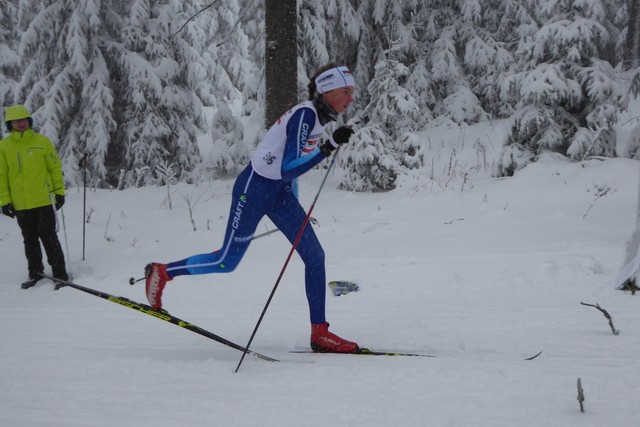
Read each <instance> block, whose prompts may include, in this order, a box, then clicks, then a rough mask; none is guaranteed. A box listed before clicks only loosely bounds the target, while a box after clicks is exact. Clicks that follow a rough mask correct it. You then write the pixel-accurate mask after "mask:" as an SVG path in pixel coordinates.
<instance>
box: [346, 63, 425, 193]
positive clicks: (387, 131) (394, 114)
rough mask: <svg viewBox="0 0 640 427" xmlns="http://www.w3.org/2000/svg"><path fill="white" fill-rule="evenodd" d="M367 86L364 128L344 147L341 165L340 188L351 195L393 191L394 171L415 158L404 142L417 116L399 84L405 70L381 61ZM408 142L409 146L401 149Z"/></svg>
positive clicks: (408, 95) (410, 99)
mask: <svg viewBox="0 0 640 427" xmlns="http://www.w3.org/2000/svg"><path fill="white" fill-rule="evenodd" d="M375 70H376V74H375V77H374V78H373V80H372V81H371V83H370V84H369V86H368V87H367V89H368V92H369V94H370V96H371V102H370V104H369V105H368V106H367V107H366V108H365V114H364V117H362V121H363V123H364V127H363V128H362V129H361V130H360V131H359V132H357V133H356V134H355V135H354V136H353V137H352V138H351V142H350V143H349V144H348V145H347V146H346V147H345V149H344V153H343V154H342V156H341V164H342V165H343V167H344V168H345V169H346V170H347V175H346V177H345V179H344V180H343V181H342V182H341V183H340V188H342V189H345V190H355V191H381V190H391V189H393V188H395V181H396V179H397V176H398V168H399V166H400V165H401V164H403V163H405V161H406V163H405V164H406V165H411V166H412V167H413V165H414V163H415V162H414V161H411V160H408V159H407V158H406V157H407V156H409V157H411V156H414V155H416V154H418V151H419V150H417V149H416V147H415V145H414V144H413V141H414V140H413V139H407V138H405V133H407V132H410V131H411V130H412V129H413V128H414V125H415V118H416V116H417V114H418V112H419V109H418V105H417V104H416V102H415V100H414V99H413V97H412V96H411V94H410V93H409V91H407V90H406V89H404V88H403V87H402V86H401V84H400V82H401V81H402V80H403V79H404V78H405V77H406V76H407V74H408V73H409V69H408V68H407V67H406V66H404V65H403V64H401V63H400V62H398V61H396V60H392V59H383V60H381V61H380V62H379V63H378V64H377V65H376V68H375ZM403 142H411V146H406V147H405V146H403V144H402V143H403Z"/></svg>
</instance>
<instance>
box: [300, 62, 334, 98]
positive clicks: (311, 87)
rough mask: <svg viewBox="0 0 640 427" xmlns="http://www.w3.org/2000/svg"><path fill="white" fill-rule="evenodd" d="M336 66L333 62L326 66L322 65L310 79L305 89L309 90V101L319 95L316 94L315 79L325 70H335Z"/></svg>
mask: <svg viewBox="0 0 640 427" xmlns="http://www.w3.org/2000/svg"><path fill="white" fill-rule="evenodd" d="M337 66H338V64H336V63H335V62H330V63H328V64H327V65H324V66H322V67H320V68H318V70H317V71H316V73H315V74H314V75H313V76H312V77H311V79H310V80H309V85H307V88H308V89H309V99H311V100H312V99H314V98H315V97H316V96H318V95H319V93H318V88H317V87H316V78H317V77H318V76H319V75H320V74H322V73H324V72H325V71H327V70H330V69H332V68H336V67H337Z"/></svg>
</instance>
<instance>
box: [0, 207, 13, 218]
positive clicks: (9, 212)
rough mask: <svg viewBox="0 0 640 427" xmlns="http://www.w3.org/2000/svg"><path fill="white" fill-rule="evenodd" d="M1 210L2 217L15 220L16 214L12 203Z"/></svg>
mask: <svg viewBox="0 0 640 427" xmlns="http://www.w3.org/2000/svg"><path fill="white" fill-rule="evenodd" d="M1 209H2V215H6V216H8V217H9V218H15V216H16V213H15V211H14V210H13V206H11V203H7V204H6V205H4V206H3V207H2V208H1Z"/></svg>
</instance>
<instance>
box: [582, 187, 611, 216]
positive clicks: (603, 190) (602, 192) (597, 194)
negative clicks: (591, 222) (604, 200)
mask: <svg viewBox="0 0 640 427" xmlns="http://www.w3.org/2000/svg"><path fill="white" fill-rule="evenodd" d="M609 191H611V187H608V186H607V187H603V188H596V191H595V198H594V199H593V201H592V202H591V204H590V205H589V207H588V208H587V211H586V212H585V213H584V215H582V219H585V218H586V217H587V214H588V213H589V211H590V210H591V208H592V207H593V205H594V204H595V203H596V201H598V199H600V198H601V197H604V196H606V195H607V193H608V192H609Z"/></svg>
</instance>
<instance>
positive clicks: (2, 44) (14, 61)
mask: <svg viewBox="0 0 640 427" xmlns="http://www.w3.org/2000/svg"><path fill="white" fill-rule="evenodd" d="M0 10H2V15H1V17H0V58H2V61H0V106H8V105H11V104H13V103H14V96H13V91H14V88H15V85H16V81H17V80H18V79H19V78H20V65H21V64H20V55H19V54H18V52H17V50H18V43H17V41H16V40H18V37H17V34H19V28H18V27H17V26H16V25H15V23H16V21H17V16H18V8H17V6H16V1H15V0H14V1H10V0H0ZM2 128H3V132H4V131H5V129H4V126H3V127H2Z"/></svg>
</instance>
